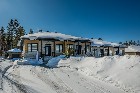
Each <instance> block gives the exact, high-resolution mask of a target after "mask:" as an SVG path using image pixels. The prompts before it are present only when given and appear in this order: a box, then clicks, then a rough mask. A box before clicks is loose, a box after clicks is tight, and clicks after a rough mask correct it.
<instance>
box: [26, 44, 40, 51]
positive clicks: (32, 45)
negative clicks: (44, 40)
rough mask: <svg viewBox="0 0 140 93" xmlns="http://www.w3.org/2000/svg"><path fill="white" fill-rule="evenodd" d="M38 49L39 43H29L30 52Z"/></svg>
mask: <svg viewBox="0 0 140 93" xmlns="http://www.w3.org/2000/svg"><path fill="white" fill-rule="evenodd" d="M34 51H38V44H37V43H30V44H28V52H34Z"/></svg>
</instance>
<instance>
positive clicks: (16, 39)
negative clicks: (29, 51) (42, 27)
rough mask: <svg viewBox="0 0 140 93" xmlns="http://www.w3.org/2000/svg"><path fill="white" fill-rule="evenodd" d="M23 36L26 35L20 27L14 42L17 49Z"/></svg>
mask: <svg viewBox="0 0 140 93" xmlns="http://www.w3.org/2000/svg"><path fill="white" fill-rule="evenodd" d="M23 35H25V30H24V28H23V27H22V26H19V28H17V30H16V36H15V40H14V43H15V47H17V44H18V42H19V40H20V37H21V36H23Z"/></svg>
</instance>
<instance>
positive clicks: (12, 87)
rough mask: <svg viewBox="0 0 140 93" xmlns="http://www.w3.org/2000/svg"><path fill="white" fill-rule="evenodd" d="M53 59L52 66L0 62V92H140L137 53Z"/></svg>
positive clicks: (139, 69)
mask: <svg viewBox="0 0 140 93" xmlns="http://www.w3.org/2000/svg"><path fill="white" fill-rule="evenodd" d="M55 61H56V60H55ZM55 61H54V60H53V62H54V63H56V62H55ZM57 61H58V63H57V64H54V66H53V65H52V64H50V66H52V68H47V67H41V66H32V65H15V66H12V67H11V63H10V62H8V61H5V62H1V63H0V93H139V92H140V82H139V81H140V78H139V77H140V73H139V71H140V57H139V56H110V57H103V58H94V57H79V58H78V57H71V58H69V59H60V60H57ZM47 66H49V65H47ZM128 72H129V73H128Z"/></svg>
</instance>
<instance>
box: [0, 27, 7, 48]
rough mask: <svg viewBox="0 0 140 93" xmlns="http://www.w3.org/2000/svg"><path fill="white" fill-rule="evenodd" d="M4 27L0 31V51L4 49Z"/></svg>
mask: <svg viewBox="0 0 140 93" xmlns="http://www.w3.org/2000/svg"><path fill="white" fill-rule="evenodd" d="M4 31H5V29H4V27H1V29H0V50H5V49H6V33H5V32H4Z"/></svg>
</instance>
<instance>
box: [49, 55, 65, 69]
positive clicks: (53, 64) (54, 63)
mask: <svg viewBox="0 0 140 93" xmlns="http://www.w3.org/2000/svg"><path fill="white" fill-rule="evenodd" d="M64 57H65V55H60V56H58V57H54V58H52V59H50V60H49V61H48V63H47V66H48V67H57V65H58V62H59V61H60V60H61V59H63V58H64Z"/></svg>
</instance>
